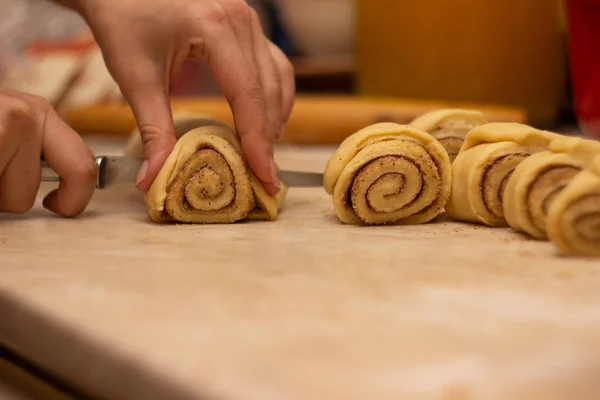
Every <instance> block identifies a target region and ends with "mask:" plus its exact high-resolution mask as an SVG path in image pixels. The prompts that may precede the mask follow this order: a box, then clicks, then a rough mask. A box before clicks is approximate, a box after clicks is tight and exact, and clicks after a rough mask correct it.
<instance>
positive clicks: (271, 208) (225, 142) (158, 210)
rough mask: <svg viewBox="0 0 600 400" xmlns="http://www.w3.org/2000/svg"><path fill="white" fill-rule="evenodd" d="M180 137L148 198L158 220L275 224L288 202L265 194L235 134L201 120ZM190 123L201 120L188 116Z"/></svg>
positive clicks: (151, 212) (280, 196)
mask: <svg viewBox="0 0 600 400" xmlns="http://www.w3.org/2000/svg"><path fill="white" fill-rule="evenodd" d="M202 121H203V122H202V123H201V124H198V125H201V126H200V127H198V128H195V129H192V130H190V131H188V132H187V133H185V134H183V135H181V136H180V137H179V140H178V141H177V143H176V144H175V148H174V149H173V151H172V152H171V154H170V155H169V157H168V158H167V161H166V162H165V164H164V165H163V167H162V169H161V171H160V172H159V174H158V176H157V178H156V179H155V180H154V182H153V184H152V186H151V187H150V188H149V189H148V191H147V192H146V194H145V203H146V208H147V210H148V213H149V215H150V217H151V218H152V220H153V221H155V222H170V221H175V222H182V223H231V222H236V221H240V220H274V219H275V218H276V217H277V214H278V211H279V209H280V207H281V205H282V203H283V201H284V199H285V196H286V193H287V188H286V187H285V186H283V187H282V189H281V191H280V192H279V193H278V194H277V196H275V197H271V196H269V195H268V193H267V192H266V191H265V190H264V188H263V186H262V184H261V182H260V181H259V180H258V178H257V177H256V176H255V175H254V174H253V173H252V172H251V170H250V168H249V166H248V165H247V163H246V160H245V159H244V157H243V152H242V148H241V144H240V142H239V139H238V137H237V135H236V134H235V132H234V131H233V130H232V129H230V128H227V127H226V125H223V124H220V123H216V124H212V123H211V122H210V120H208V119H202ZM186 122H188V123H194V122H198V120H197V119H194V118H190V119H187V120H186Z"/></svg>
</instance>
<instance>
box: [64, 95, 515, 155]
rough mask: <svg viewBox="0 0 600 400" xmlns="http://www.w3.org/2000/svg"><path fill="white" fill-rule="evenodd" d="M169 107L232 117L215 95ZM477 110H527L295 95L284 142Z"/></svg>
mask: <svg viewBox="0 0 600 400" xmlns="http://www.w3.org/2000/svg"><path fill="white" fill-rule="evenodd" d="M171 104H172V109H173V111H174V112H175V111H188V112H198V113H202V114H207V115H210V116H211V117H213V118H214V119H217V120H219V121H223V122H226V123H229V124H233V115H232V113H231V109H230V107H229V104H228V103H227V101H226V100H225V99H223V98H217V97H214V98H213V97H190V98H174V99H172V101H171ZM449 107H460V108H475V109H478V110H481V111H482V112H483V113H485V114H486V116H487V118H488V119H489V120H490V121H493V122H496V121H506V122H526V120H527V116H526V113H525V111H523V110H521V109H518V108H511V107H501V106H494V105H486V104H467V103H449V102H436V101H414V100H399V99H393V100H392V99H382V98H376V99H375V98H366V97H355V96H319V95H298V96H297V97H296V101H295V104H294V111H293V113H292V116H291V117H290V121H289V123H288V126H287V131H286V134H285V137H284V139H282V142H287V143H301V144H337V143H340V142H341V141H342V140H344V139H345V138H346V137H348V136H349V135H351V134H353V133H354V132H356V131H358V130H359V129H362V128H364V127H365V126H368V125H371V124H373V123H377V122H384V121H385V122H396V123H408V122H410V121H411V120H412V119H413V118H415V117H416V116H418V115H420V114H422V113H425V112H428V111H431V110H435V109H439V108H449ZM63 116H64V117H65V119H66V120H67V122H68V123H69V124H70V126H71V127H73V129H75V130H76V131H77V132H79V133H80V134H82V135H84V134H103V135H123V136H125V135H129V134H130V133H131V131H132V130H133V129H134V128H135V124H136V123H135V119H134V117H133V114H132V112H131V109H130V108H129V106H128V105H121V104H119V105H104V106H97V107H91V108H83V109H70V110H65V111H64V113H63Z"/></svg>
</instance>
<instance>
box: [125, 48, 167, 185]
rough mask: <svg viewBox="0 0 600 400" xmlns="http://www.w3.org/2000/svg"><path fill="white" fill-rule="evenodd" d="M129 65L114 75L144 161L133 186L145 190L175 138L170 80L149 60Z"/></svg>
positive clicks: (138, 60)
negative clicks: (129, 114) (134, 121)
mask: <svg viewBox="0 0 600 400" xmlns="http://www.w3.org/2000/svg"><path fill="white" fill-rule="evenodd" d="M140 58H141V57H140ZM130 65H135V66H136V68H135V69H132V68H130V67H129V66H125V70H124V71H123V70H121V71H118V72H117V73H115V76H116V77H115V80H116V81H117V83H118V84H119V87H120V88H121V91H122V93H123V97H125V100H126V101H127V102H128V103H129V105H130V107H131V109H132V111H133V114H134V117H135V120H136V122H137V127H138V130H139V133H140V135H141V140H142V145H143V149H144V162H143V164H142V166H141V168H140V171H139V174H138V178H137V181H136V186H137V188H138V189H139V190H141V191H146V190H148V188H149V187H150V185H152V182H154V179H155V178H156V176H157V175H158V173H159V171H160V169H161V168H162V166H163V165H164V163H165V161H166V160H167V157H169V154H170V153H171V151H172V150H173V147H174V146H175V142H176V141H177V139H176V137H175V127H174V124H173V115H172V112H171V105H170V101H169V92H168V87H169V85H168V81H169V79H168V77H166V76H165V74H164V72H163V71H164V70H163V69H162V68H158V67H157V66H156V65H155V64H154V63H153V62H152V61H151V60H148V59H139V58H138V59H137V60H135V62H134V63H132V64H130Z"/></svg>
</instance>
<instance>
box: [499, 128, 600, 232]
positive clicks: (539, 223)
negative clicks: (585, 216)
mask: <svg viewBox="0 0 600 400" xmlns="http://www.w3.org/2000/svg"><path fill="white" fill-rule="evenodd" d="M599 154H600V142H598V141H595V140H587V139H580V138H573V137H566V136H558V137H557V138H555V139H553V140H552V141H551V142H550V144H549V145H548V151H542V152H539V153H536V154H533V155H532V156H530V157H529V158H527V159H526V160H524V161H523V162H521V164H519V166H517V168H516V169H515V171H514V173H513V174H512V176H511V178H510V180H509V182H508V184H507V185H506V190H505V193H504V202H503V209H504V216H505V218H506V221H507V223H508V225H509V226H510V227H512V228H513V229H515V230H517V231H521V232H524V233H528V234H529V235H531V236H532V237H534V238H536V239H540V240H545V239H547V238H548V235H547V233H546V219H547V215H548V210H549V209H550V207H551V205H552V203H553V202H554V200H555V199H556V197H557V196H558V195H559V194H560V192H561V191H562V190H563V188H564V187H566V186H567V185H568V184H569V183H570V182H571V180H572V179H573V177H574V176H575V175H577V174H578V173H579V172H580V171H581V170H582V169H583V168H585V167H586V165H588V163H589V162H590V160H591V158H592V157H593V156H594V155H599Z"/></svg>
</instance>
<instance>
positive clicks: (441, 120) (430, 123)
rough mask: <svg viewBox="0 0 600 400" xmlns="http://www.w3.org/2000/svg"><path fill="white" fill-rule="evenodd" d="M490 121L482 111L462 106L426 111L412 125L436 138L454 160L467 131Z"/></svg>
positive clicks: (452, 160)
mask: <svg viewBox="0 0 600 400" xmlns="http://www.w3.org/2000/svg"><path fill="white" fill-rule="evenodd" d="M486 123H488V121H487V119H486V117H485V115H484V114H483V113H482V112H481V111H477V110H468V109H460V108H450V109H441V110H435V111H431V112H427V113H424V114H422V115H419V116H418V117H417V118H415V119H414V120H413V121H412V122H411V123H410V126H414V127H415V128H418V129H421V130H422V131H425V132H427V133H429V134H431V135H432V136H433V137H434V138H436V139H437V140H438V141H439V142H440V143H441V144H442V146H444V149H446V151H447V152H448V155H449V156H450V161H451V162H454V160H455V159H456V156H457V155H458V152H459V151H460V148H461V146H462V144H463V142H464V139H465V136H466V135H467V133H468V132H469V131H470V130H471V129H473V128H475V127H476V126H479V125H483V124H486Z"/></svg>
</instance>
